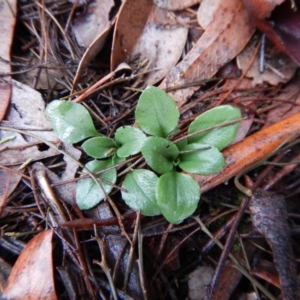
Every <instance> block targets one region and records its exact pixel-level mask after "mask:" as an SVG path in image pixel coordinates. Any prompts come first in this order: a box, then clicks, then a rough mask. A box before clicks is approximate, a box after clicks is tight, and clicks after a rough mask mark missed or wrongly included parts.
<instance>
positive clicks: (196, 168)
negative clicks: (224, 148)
mask: <svg viewBox="0 0 300 300" xmlns="http://www.w3.org/2000/svg"><path fill="white" fill-rule="evenodd" d="M207 146H208V145H204V144H196V143H194V144H188V145H187V146H185V148H184V149H183V151H187V152H186V153H181V154H180V156H179V158H180V163H179V167H180V168H181V169H182V170H184V171H186V172H190V173H194V174H201V175H210V174H213V173H216V172H218V171H220V170H221V169H222V168H224V167H225V159H224V156H223V154H222V153H221V152H220V150H219V149H218V148H216V147H214V146H210V147H211V148H210V149H208V150H201V149H203V148H205V147H207Z"/></svg>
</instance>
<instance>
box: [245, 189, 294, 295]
mask: <svg viewBox="0 0 300 300" xmlns="http://www.w3.org/2000/svg"><path fill="white" fill-rule="evenodd" d="M249 208H250V211H251V219H252V223H253V226H254V227H255V229H256V230H257V231H258V232H259V233H260V234H262V235H263V236H264V237H265V238H266V240H267V242H268V244H269V246H270V247H271V249H272V252H273V256H274V262H275V265H276V268H277V270H278V273H279V279H280V284H281V289H282V294H283V299H299V287H298V282H297V271H296V265H295V258H294V255H293V250H292V244H291V240H290V229H289V224H288V221H287V211H286V205H285V199H284V197H283V196H282V195H278V194H271V193H268V192H265V191H257V192H255V194H254V196H253V197H252V198H251V200H250V204H249Z"/></svg>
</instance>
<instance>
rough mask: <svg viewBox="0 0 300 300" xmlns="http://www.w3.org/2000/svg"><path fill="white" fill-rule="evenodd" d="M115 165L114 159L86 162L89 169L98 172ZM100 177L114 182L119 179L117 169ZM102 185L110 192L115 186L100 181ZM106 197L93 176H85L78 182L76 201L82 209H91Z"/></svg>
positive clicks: (99, 176)
mask: <svg viewBox="0 0 300 300" xmlns="http://www.w3.org/2000/svg"><path fill="white" fill-rule="evenodd" d="M112 165H113V163H112V159H107V160H93V161H90V162H88V163H87V164H86V167H87V169H89V170H90V171H91V172H97V171H100V170H104V169H106V168H108V167H111V166H112ZM97 177H98V178H101V179H103V180H105V181H108V182H111V183H112V184H114V183H115V182H116V180H117V171H116V169H115V168H114V169H110V170H108V171H105V172H103V173H101V174H99V175H97ZM99 182H100V184H101V185H102V187H103V189H104V191H105V192H106V193H107V194H109V193H110V192H111V190H112V188H113V186H112V185H111V184H108V183H104V182H101V181H99ZM104 198H105V195H104V194H103V191H102V190H101V189H100V187H99V186H98V185H97V184H96V182H95V181H94V180H93V179H92V178H85V179H82V180H79V181H78V182H77V184H76V202H77V205H78V206H79V208H80V209H90V208H92V207H94V206H95V205H97V204H98V203H99V202H101V201H102V200H103V199H104Z"/></svg>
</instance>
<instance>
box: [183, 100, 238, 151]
mask: <svg viewBox="0 0 300 300" xmlns="http://www.w3.org/2000/svg"><path fill="white" fill-rule="evenodd" d="M240 118H241V112H240V110H239V109H238V108H236V107H233V106H231V105H221V106H218V107H215V108H213V109H210V110H208V111H206V112H205V113H203V114H201V115H200V116H199V117H197V118H196V119H195V120H194V121H193V122H192V123H191V124H190V126H189V129H188V133H189V134H191V133H193V132H197V131H199V130H203V129H206V128H209V127H212V126H215V125H218V124H221V123H224V122H228V121H232V120H237V119H240ZM238 127H239V123H235V124H232V125H226V126H223V127H218V128H215V129H212V130H208V131H205V132H203V133H199V134H196V135H194V136H191V137H189V138H188V141H189V143H201V144H208V145H211V146H215V147H217V148H218V149H219V150H222V149H224V148H225V147H226V146H228V145H229V144H230V143H231V141H232V140H233V139H234V137H235V135H236V132H237V130H238Z"/></svg>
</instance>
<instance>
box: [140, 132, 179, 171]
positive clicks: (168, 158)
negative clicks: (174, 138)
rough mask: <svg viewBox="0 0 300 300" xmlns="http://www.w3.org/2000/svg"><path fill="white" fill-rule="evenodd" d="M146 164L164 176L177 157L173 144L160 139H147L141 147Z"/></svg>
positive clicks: (154, 137)
mask: <svg viewBox="0 0 300 300" xmlns="http://www.w3.org/2000/svg"><path fill="white" fill-rule="evenodd" d="M142 155H143V156H144V158H145V160H146V162H147V164H148V165H149V166H150V167H151V168H152V169H153V170H154V171H155V172H157V173H159V174H164V173H167V172H170V171H171V170H172V169H173V161H174V159H176V158H177V157H178V155H179V150H178V148H177V147H176V145H175V144H174V143H172V142H171V141H169V140H166V139H164V138H161V137H156V136H151V137H148V138H147V139H146V140H145V142H144V145H143V147H142Z"/></svg>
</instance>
